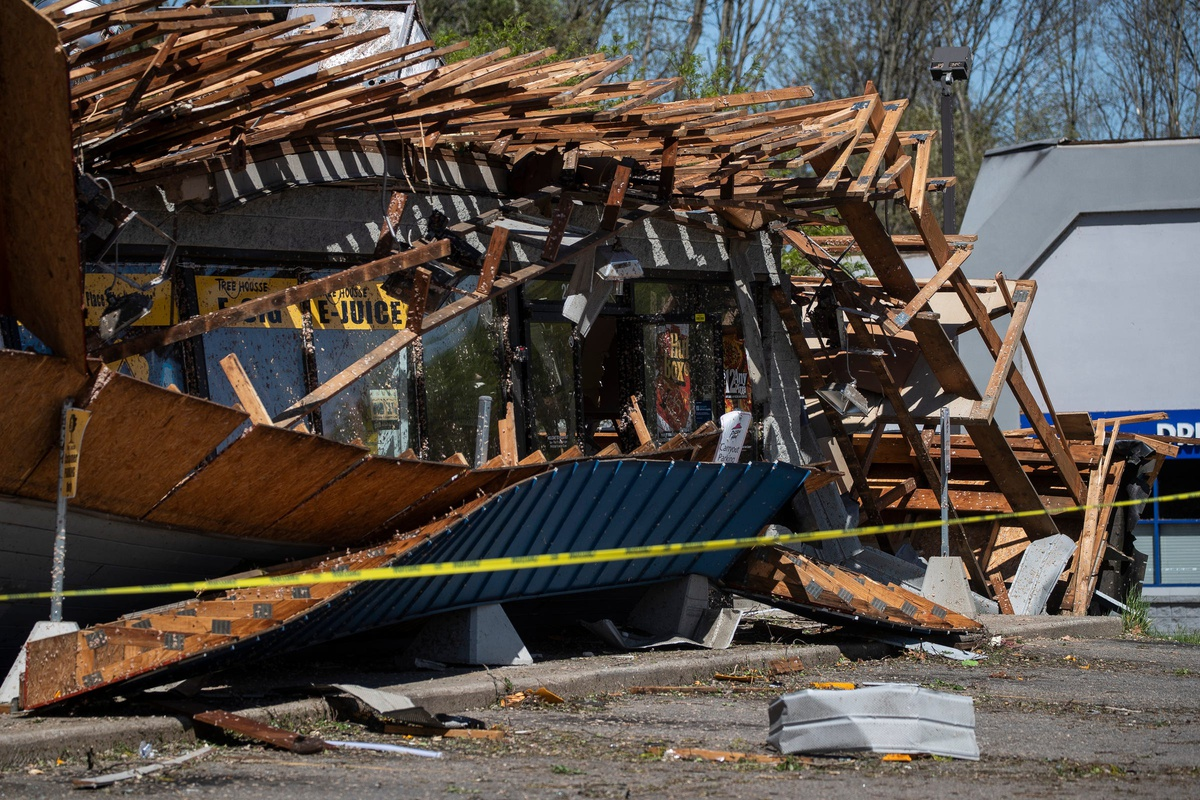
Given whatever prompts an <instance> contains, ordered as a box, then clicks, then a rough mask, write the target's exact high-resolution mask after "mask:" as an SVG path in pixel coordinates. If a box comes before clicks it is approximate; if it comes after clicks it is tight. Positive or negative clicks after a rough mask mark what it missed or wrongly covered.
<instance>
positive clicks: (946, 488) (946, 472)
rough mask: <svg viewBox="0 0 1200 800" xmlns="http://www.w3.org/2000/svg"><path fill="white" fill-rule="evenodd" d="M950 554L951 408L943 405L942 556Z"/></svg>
mask: <svg viewBox="0 0 1200 800" xmlns="http://www.w3.org/2000/svg"><path fill="white" fill-rule="evenodd" d="M949 555H950V408H949V407H948V406H942V558H946V557H948V556H949Z"/></svg>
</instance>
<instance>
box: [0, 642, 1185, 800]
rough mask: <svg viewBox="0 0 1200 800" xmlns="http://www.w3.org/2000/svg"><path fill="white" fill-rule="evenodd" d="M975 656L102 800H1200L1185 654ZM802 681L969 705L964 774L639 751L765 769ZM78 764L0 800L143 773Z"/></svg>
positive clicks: (230, 763)
mask: <svg viewBox="0 0 1200 800" xmlns="http://www.w3.org/2000/svg"><path fill="white" fill-rule="evenodd" d="M985 650H986V652H987V653H988V654H989V658H987V659H986V660H984V661H981V662H980V663H979V665H978V666H963V665H961V664H958V663H956V662H951V661H948V660H946V659H942V658H938V657H934V656H926V657H924V658H920V657H918V656H916V655H912V654H906V655H902V656H898V657H895V658H890V659H883V660H878V661H871V662H859V663H851V662H843V663H840V664H838V665H837V666H835V667H829V668H824V669H815V670H811V671H808V672H805V673H803V674H795V675H788V676H784V677H783V678H782V679H781V683H782V686H779V687H775V688H773V689H768V690H767V691H764V692H741V693H734V692H725V693H721V694H701V695H696V694H665V695H638V694H627V693H622V694H613V695H601V696H594V697H586V698H568V699H567V702H565V703H563V704H561V705H558V704H544V703H531V702H526V703H523V704H520V705H517V706H515V707H506V708H502V707H499V706H493V707H490V708H487V709H481V710H477V711H474V712H471V713H472V715H473V716H475V717H477V718H478V719H480V720H482V721H484V722H485V723H487V724H488V725H496V726H502V727H503V728H504V729H505V730H506V732H507V735H506V737H505V738H504V739H502V740H499V741H483V740H461V739H444V740H443V739H433V740H430V739H408V738H405V737H400V736H396V735H387V734H379V733H372V732H370V731H368V730H367V729H366V728H364V727H362V726H360V725H357V724H354V723H348V722H325V723H321V724H320V725H319V726H318V727H317V728H315V729H312V725H311V724H310V725H307V726H306V728H308V729H306V730H302V731H301V732H303V733H315V734H317V735H321V736H324V737H326V738H328V739H346V740H359V741H363V740H366V741H380V742H392V743H397V744H405V745H409V746H415V747H425V748H429V749H433V750H437V751H439V752H441V753H442V754H443V757H442V758H440V759H426V758H417V757H414V756H405V755H394V754H382V753H372V752H358V751H346V750H339V751H333V752H326V753H322V754H319V755H315V756H298V755H295V754H292V753H288V752H282V751H274V750H269V749H266V748H264V747H262V746H260V745H244V744H241V743H238V742H233V741H229V742H226V743H224V744H221V745H219V746H218V747H217V748H216V749H215V750H214V751H213V752H212V753H210V754H209V755H207V756H206V757H204V758H203V759H201V760H198V761H195V762H192V763H190V764H188V765H186V766H183V767H180V768H177V769H174V770H172V771H170V772H168V773H166V774H164V775H159V776H154V777H147V778H143V779H140V780H137V781H127V782H124V783H121V784H118V785H116V786H113V787H112V788H110V789H107V790H105V791H110V792H117V793H121V794H123V795H126V794H133V795H136V796H148V797H149V796H174V795H185V796H194V797H238V798H290V799H291V800H307V798H314V799H315V798H320V799H321V800H324V799H325V798H327V797H329V796H330V795H333V796H337V797H354V798H384V797H387V798H394V797H443V796H451V795H454V796H461V795H469V796H476V797H480V798H491V797H555V798H557V797H567V798H574V797H589V798H592V797H594V798H605V797H615V798H640V797H680V798H700V797H730V798H776V797H778V798H784V797H788V798H792V797H796V796H797V795H798V794H799V793H800V792H811V793H817V794H816V795H815V796H820V794H828V795H831V796H859V795H862V794H865V793H866V792H868V791H869V792H871V793H872V794H873V795H876V796H887V797H889V798H922V800H924V799H925V798H929V797H930V796H933V797H939V798H941V797H968V796H969V797H975V798H977V797H980V796H1005V795H1007V796H1012V797H1048V796H1056V797H1085V796H1087V797H1094V796H1097V795H1098V796H1101V797H1108V796H1117V795H1121V796H1130V797H1155V798H1160V799H1161V798H1171V800H1175V799H1176V798H1187V797H1200V748H1198V747H1197V745H1198V744H1200V647H1195V646H1188V645H1179V644H1175V643H1171V642H1162V641H1139V640H1133V639H1121V640H1071V639H1065V640H1064V639H1054V640H1047V639H1035V640H1030V641H1027V642H1022V643H1017V642H1004V643H1003V644H1002V645H1001V646H999V647H995V648H992V647H988V648H985ZM819 680H837V681H852V682H856V683H862V682H868V681H896V682H905V683H919V684H921V685H923V686H926V687H929V688H932V689H937V690H940V691H946V692H953V693H958V694H965V695H969V696H970V697H973V698H974V700H975V709H976V717H977V736H978V740H979V747H980V750H981V752H982V754H983V757H982V759H981V760H980V761H979V762H969V761H950V760H944V759H937V758H929V757H918V758H916V759H914V760H913V761H911V762H909V763H897V762H884V761H882V759H881V757H880V756H878V755H869V754H868V755H858V756H850V757H843V758H814V759H806V758H790V759H787V760H785V761H784V762H783V763H782V764H777V765H771V764H730V763H711V762H703V761H691V760H675V759H672V758H665V757H664V756H663V755H661V753H660V751H658V750H656V749H655V748H679V747H702V748H709V749H715V750H732V751H740V752H749V753H757V754H763V755H777V754H774V753H772V752H771V751H770V750H769V749H768V748H767V747H766V735H767V705H768V703H769V702H770V700H771V699H773V698H774V697H775V696H777V694H778V693H779V692H782V691H792V690H796V689H801V688H807V687H808V684H809V682H810V681H819ZM713 685H723V686H731V685H735V684H722V683H720V682H714V683H713ZM737 685H744V684H737ZM515 688H517V689H523V688H533V687H520V686H519V687H515ZM549 688H550V689H553V688H554V687H552V686H551V687H549ZM279 722H280V724H283V725H286V723H287V720H280V721H279ZM184 749H186V748H179V749H172V750H171V751H170V752H167V753H163V755H175V754H177V753H178V752H182V751H183V750H184ZM92 761H93V764H92V766H93V769H92V770H91V771H89V769H88V765H87V763H85V762H83V761H82V760H79V761H76V760H69V761H66V762H65V763H61V764H50V763H39V764H31V765H29V766H27V767H25V768H23V769H16V770H9V771H6V772H2V773H0V797H2V798H9V797H58V796H65V795H69V794H72V793H73V790H72V788H71V780H72V779H73V778H77V777H81V776H85V775H96V774H102V773H103V772H108V771H114V770H117V769H124V768H127V767H129V766H131V765H135V764H137V763H144V762H139V759H138V758H137V757H136V756H135V755H134V754H132V753H124V754H122V753H112V752H110V753H101V754H96V755H95V757H94V758H93V759H92ZM798 782H800V783H802V784H803V785H797V783H798ZM881 793H882V794H881Z"/></svg>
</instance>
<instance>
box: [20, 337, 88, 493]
mask: <svg viewBox="0 0 1200 800" xmlns="http://www.w3.org/2000/svg"><path fill="white" fill-rule="evenodd" d="M86 382H87V378H86V377H85V376H84V375H82V374H81V373H79V372H77V371H75V369H74V368H73V367H71V366H70V365H69V364H67V362H66V361H65V360H63V359H61V358H54V357H51V356H42V355H37V354H36V353H22V352H19V351H16V350H0V493H4V494H17V492H18V490H19V489H20V488H21V484H23V483H24V482H25V479H26V478H28V477H29V475H30V473H32V472H33V470H34V468H36V467H37V465H38V462H40V461H41V460H42V459H43V458H44V457H45V456H46V455H47V453H50V452H52V451H53V452H57V450H58V439H59V434H60V432H61V428H62V406H63V401H64V400H66V399H67V398H69V397H75V396H76V395H77V394H79V392H81V391H82V390H83V387H84V384H85V383H86ZM57 473H58V462H57V461H55V480H56V481H57ZM54 491H55V490H54V489H53V488H51V490H50V495H49V497H48V498H47V497H46V496H38V499H41V500H45V499H50V500H53V499H54V496H55V495H54Z"/></svg>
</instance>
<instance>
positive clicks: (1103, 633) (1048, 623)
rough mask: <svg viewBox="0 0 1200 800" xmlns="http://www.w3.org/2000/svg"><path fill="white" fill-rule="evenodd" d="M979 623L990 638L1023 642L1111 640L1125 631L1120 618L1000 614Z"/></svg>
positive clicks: (983, 619)
mask: <svg viewBox="0 0 1200 800" xmlns="http://www.w3.org/2000/svg"><path fill="white" fill-rule="evenodd" d="M980 622H982V623H983V624H984V625H985V626H986V627H987V629H988V631H989V632H990V633H991V634H992V635H993V636H996V635H999V636H1020V637H1023V638H1026V639H1058V638H1060V637H1062V636H1070V637H1072V638H1074V639H1112V638H1115V637H1117V636H1120V635H1121V633H1122V631H1123V630H1124V628H1123V625H1122V622H1121V618H1120V617H1116V616H1113V617H1066V616H1060V617H1051V616H1046V615H1042V616H1037V617H1018V616H1009V615H1007V614H1000V615H997V616H989V617H983V618H982V619H981V620H980Z"/></svg>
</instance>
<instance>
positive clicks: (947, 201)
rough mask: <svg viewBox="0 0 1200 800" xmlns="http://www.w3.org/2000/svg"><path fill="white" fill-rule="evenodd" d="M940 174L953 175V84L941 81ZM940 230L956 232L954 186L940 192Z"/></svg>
mask: <svg viewBox="0 0 1200 800" xmlns="http://www.w3.org/2000/svg"><path fill="white" fill-rule="evenodd" d="M942 175H943V176H945V177H947V178H952V177H954V84H953V83H950V82H943V83H942ZM942 232H943V233H946V234H954V233H958V222H957V220H956V218H955V215H954V187H953V186H947V187H946V189H945V191H944V192H943V193H942Z"/></svg>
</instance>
